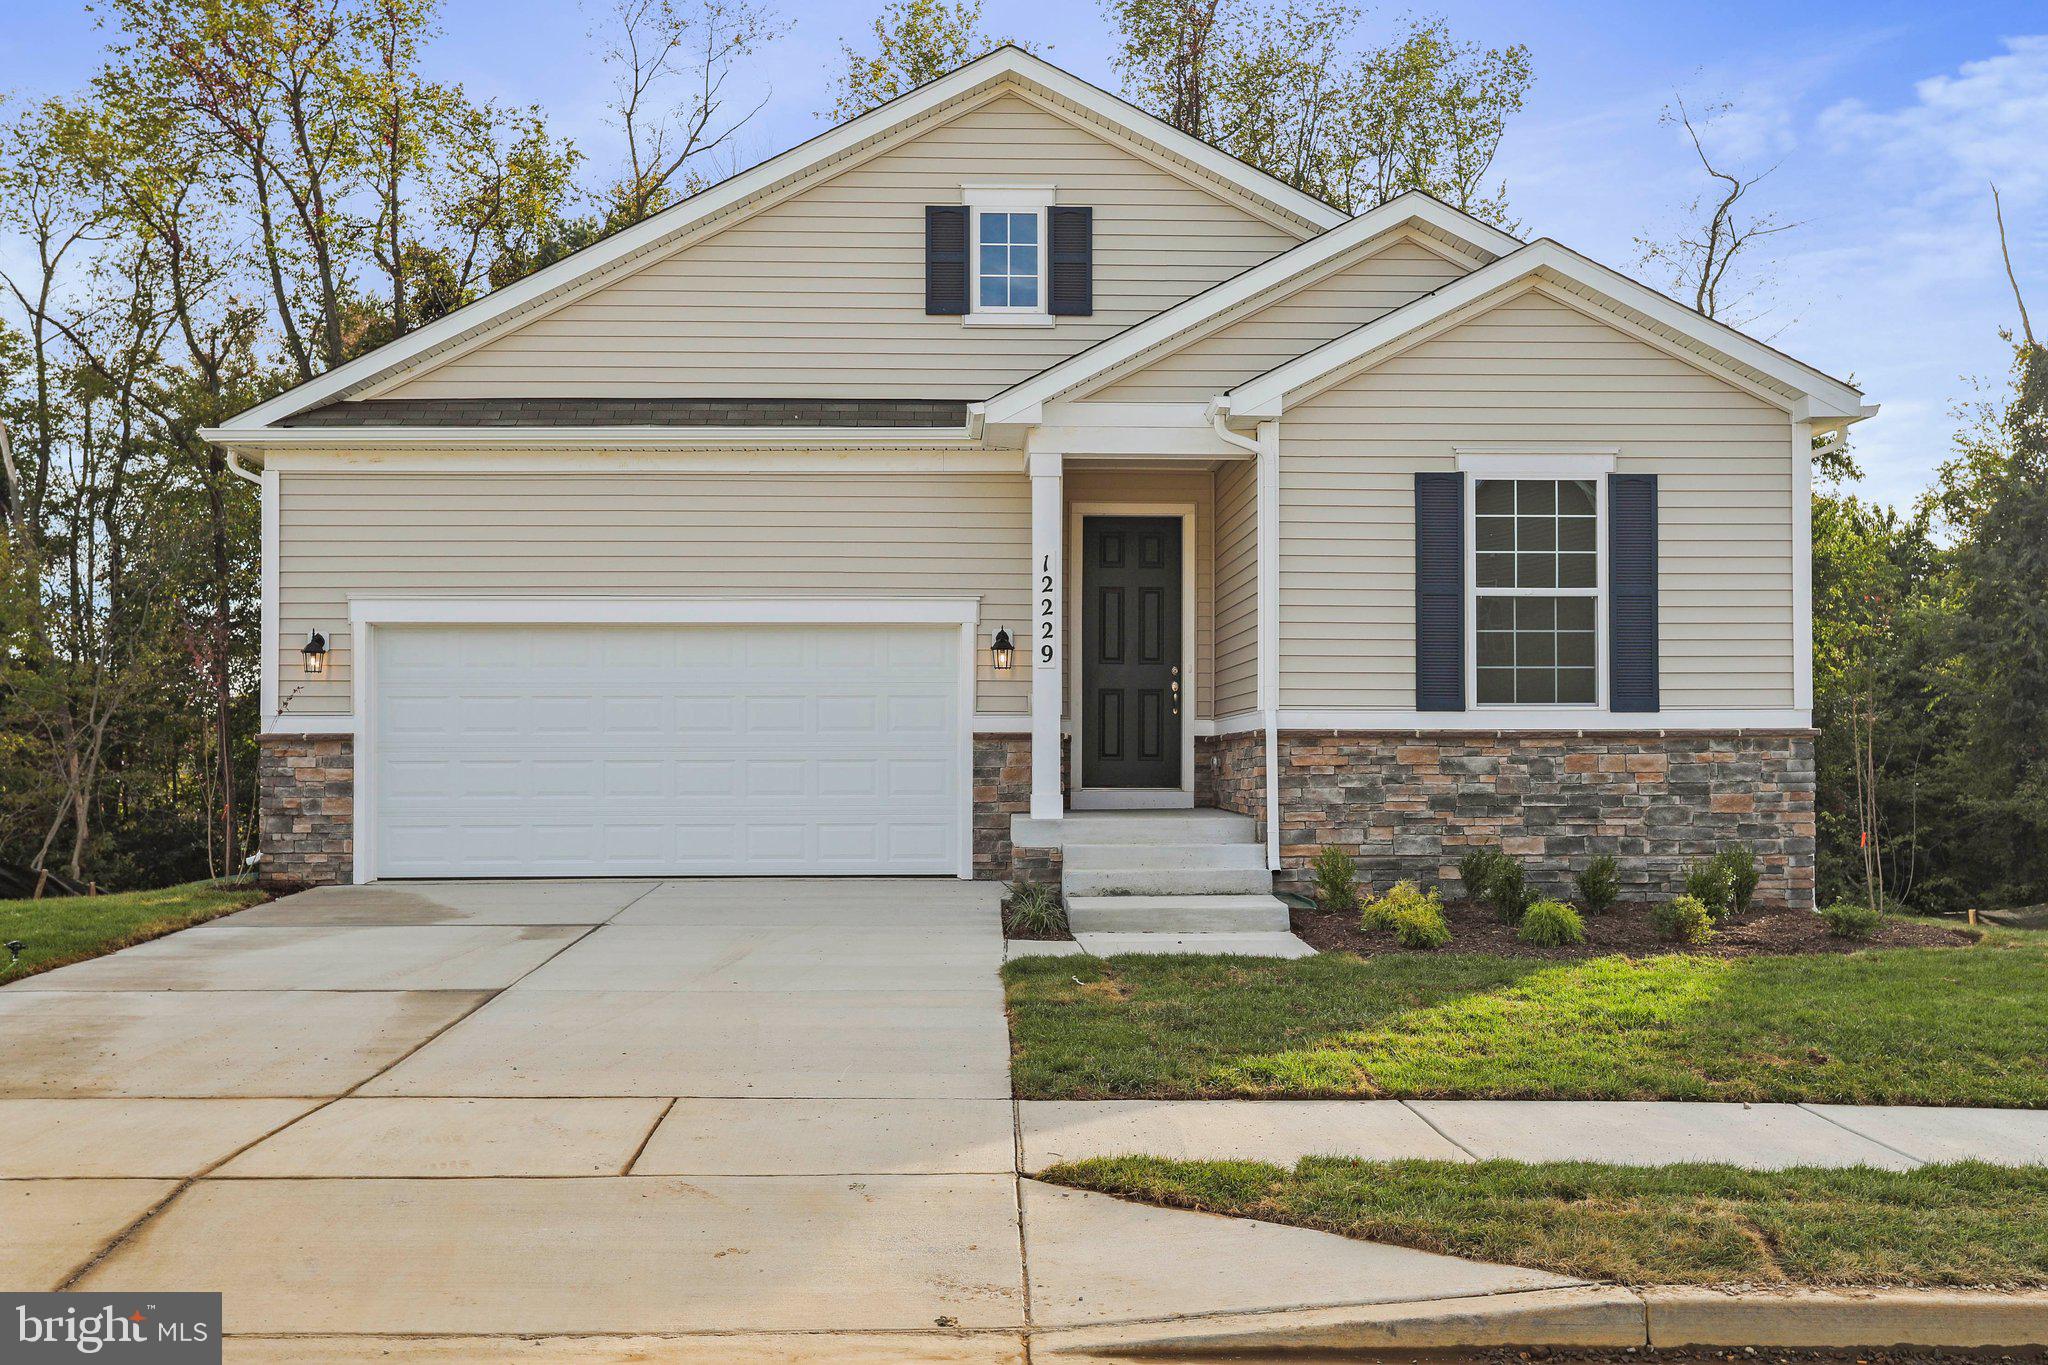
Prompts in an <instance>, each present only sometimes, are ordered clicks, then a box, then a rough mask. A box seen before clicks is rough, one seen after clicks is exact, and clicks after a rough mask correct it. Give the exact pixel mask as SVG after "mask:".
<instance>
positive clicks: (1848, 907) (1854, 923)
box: [1820, 901, 1884, 939]
mask: <svg viewBox="0 0 2048 1365" xmlns="http://www.w3.org/2000/svg"><path fill="white" fill-rule="evenodd" d="M1820 917H1821V918H1822V919H1823V920H1825V921H1827V926H1828V936H1829V937H1830V938H1853V939H1866V938H1869V937H1870V936H1871V935H1872V934H1874V933H1876V932H1877V926H1878V925H1880V924H1882V923H1884V911H1882V910H1875V909H1872V908H1871V907H1870V906H1869V905H1868V904H1866V903H1864V902H1863V901H1836V902H1835V903H1834V904H1833V905H1830V906H1828V907H1827V908H1826V909H1824V910H1822V911H1821V912H1820Z"/></svg>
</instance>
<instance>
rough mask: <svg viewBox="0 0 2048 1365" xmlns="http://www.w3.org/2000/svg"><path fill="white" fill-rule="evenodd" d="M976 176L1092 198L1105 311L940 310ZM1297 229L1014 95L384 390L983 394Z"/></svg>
mask: <svg viewBox="0 0 2048 1365" xmlns="http://www.w3.org/2000/svg"><path fill="white" fill-rule="evenodd" d="M971 182H1027V183H1036V184H1052V185H1054V186H1056V202H1058V203H1061V204H1075V205H1086V206H1089V207H1092V208H1093V209H1094V210H1095V315H1094V316H1093V317H1090V318H1062V319H1060V320H1059V321H1058V323H1057V325H1055V326H1052V327H1012V328H989V327H966V326H963V325H962V323H961V320H960V319H959V318H957V317H928V316H926V314H925V312H924V207H925V205H927V204H957V203H959V202H961V185H962V184H963V183H971ZM1299 240H1300V234H1299V233H1298V232H1295V231H1290V230H1287V229H1283V228H1281V227H1279V226H1276V225H1275V224H1273V223H1269V222H1267V221H1265V220H1264V219H1261V218H1259V217H1257V216H1255V215H1253V214H1252V213H1251V212H1249V211H1248V210H1247V209H1245V208H1244V207H1241V206H1239V205H1237V204H1234V203H1231V202H1228V201H1226V200H1225V199H1223V198H1221V197H1219V196H1218V195H1217V194H1215V193H1212V192H1211V191H1208V190H1205V189H1201V188H1198V187H1196V186H1195V185H1193V184H1190V183H1189V182H1188V181H1186V180H1183V179H1181V178H1179V177H1177V176H1173V175H1169V174H1168V173H1166V172H1165V171H1162V170H1160V169H1158V168H1156V167H1155V166H1153V165H1152V164H1151V163H1150V162H1148V161H1146V160H1144V159H1142V158H1140V157H1138V156H1136V155H1134V154H1133V153H1132V152H1130V151H1128V150H1126V149H1124V148H1122V147H1120V146H1118V145H1117V144H1115V143H1113V142H1111V141H1109V140H1107V139H1106V138H1104V137H1102V136H1100V135H1098V134H1096V133H1094V132H1091V131H1088V130H1087V129H1085V128H1083V127H1081V126H1079V125H1077V124H1076V123H1074V122H1071V121H1069V120H1067V119H1065V118H1061V117H1058V116H1056V115H1054V114H1051V113H1049V112H1047V111H1045V110H1044V109H1042V108H1040V107H1039V106H1038V105H1036V104H1033V103H1031V102H1029V101H1027V100H1025V99H1023V98H1020V97H1019V96H1017V95H1016V94H1015V93H1009V92H1005V93H999V94H998V95H996V96H995V97H994V98H993V99H992V100H990V101H989V102H987V103H984V104H981V105H979V106H978V107H975V108H973V109H971V110H969V111H968V112H965V113H963V114H961V115H960V116H959V117H956V118H954V119H952V120H951V121H950V122H946V123H943V124H941V125H939V126H936V127H933V128H931V129H930V130H929V131H926V132H924V133H922V134H920V135H918V136H917V137H915V138H914V139H912V140H910V141H908V142H906V143H903V144H901V145H899V146H897V147H895V148H893V149H891V150H889V151H886V152H883V153H881V154H880V155H878V156H875V157H873V158H871V159H870V160H867V161H865V162H862V163H859V164H857V165H855V166H852V167H851V168H849V169H847V170H845V171H842V172H841V173H839V174H837V175H834V176H832V177H830V178H829V179H826V180H823V181H822V182H820V183H818V184H816V185H814V186H812V187H811V188H808V189H806V190H804V191H802V192H800V193H798V194H795V195H793V196H791V197H789V198H787V199H785V200H783V201H781V202H779V203H775V204H772V205H771V206H769V207H767V208H766V209H764V210H762V211H760V212H758V213H755V214H753V215H751V216H749V217H746V218H744V219H742V220H741V221H739V222H736V223H734V224H733V225H732V226H730V227H728V228H726V229H724V230H723V231H721V232H719V233H717V234H716V235H714V236H712V237H710V238H707V239H705V240H703V241H701V242H699V243H698V244H696V245H694V246H689V247H686V248H684V249H682V250H680V251H678V252H676V253H673V254H671V255H669V256H667V257H665V258H663V259H661V260H659V261H657V262H654V263H652V264H650V265H648V266H646V267H644V268H642V269H640V270H638V271H636V272H635V273H633V274H631V275H628V276H626V277H625V278H622V279H620V280H618V281H617V282H615V283H612V284H608V285H605V286H603V287H601V288H599V289H598V290H596V291H595V292H593V293H591V294H588V295H586V296H584V297H583V298H581V299H578V300H576V301H574V302H572V303H569V304H567V305H565V306H563V307H561V308H559V309H557V310H556V311H555V312H553V313H550V314H547V315H545V316H542V317H539V318H537V319H535V320H533V321H531V322H528V323H526V324H525V325H523V326H520V327H517V328H516V329H514V330H512V331H509V332H507V333H506V334H504V335H503V336H500V337H497V338H495V339H493V340H492V341H490V342H488V343H487V344H485V345H482V346H480V347H478V348H476V349H475V350H472V351H470V352H468V353H467V354H464V355H461V356H458V357H456V358H454V359H453V360H451V361H449V362H447V363H446V364H443V365H442V366H441V367H440V368H438V369H434V370H429V371H427V372H425V373H423V374H422V375H420V376H419V377H417V378H415V379H412V380H411V381H409V382H407V383H405V384H403V385H401V386H398V387H396V388H394V389H392V390H391V391H390V392H389V393H388V394H387V395H385V396H389V397H398V398H469V397H522V398H523V397H548V396H646V395H666V396H675V397H757V398H776V397H814V396H824V397H909V398H964V399H975V398H984V397H987V396H988V395H990V394H992V393H995V392H997V391H998V390H1000V389H1003V388H1006V387H1008V386H1009V385H1011V384H1014V383H1016V382H1018V381H1019V380H1022V379H1024V378H1026V377H1028V376H1030V375H1032V374H1035V373H1037V372H1038V371H1039V370H1042V369H1044V368H1045V367H1046V366H1048V365H1051V364H1053V363H1054V362H1056V361H1059V360H1063V359H1065V358H1066V357H1067V356H1070V355H1072V354H1074V353H1075V352H1076V351H1079V350H1082V349H1083V348H1085V347H1087V346H1091V345H1093V344H1094V343H1096V342H1098V341H1100V340H1102V339H1103V338H1105V337H1107V336H1110V335H1112V334H1114V333H1115V332H1118V331H1120V330H1122V329H1123V328H1125V327H1128V326H1130V325H1131V324H1132V323H1135V322H1138V321H1139V320H1141V319H1143V318H1146V317H1149V316H1151V315H1152V314H1154V313H1157V312H1159V311H1160V310H1162V309H1164V308H1168V307H1170V306H1172V305H1173V304H1176V303H1178V302H1180V301H1181V300H1182V299H1185V298H1188V297H1189V296H1191V295H1193V294H1197V293H1200V292H1201V291H1202V290H1204V289H1207V288H1208V287H1209V286H1211V285H1213V284H1215V283H1217V282H1218V281H1220V280H1223V279H1227V278H1228V277H1230V276H1232V275H1235V274H1237V273H1238V272H1240V271H1242V270H1246V269H1249V268H1250V267H1251V266H1254V265H1256V264H1258V263H1259V262H1260V261H1263V260H1265V259H1267V258H1268V257H1270V256H1272V255H1273V254H1275V253H1276V252H1279V251H1282V250H1285V249H1286V248H1288V247H1290V246H1293V245H1295V243H1296V242H1297V241H1299Z"/></svg>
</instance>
